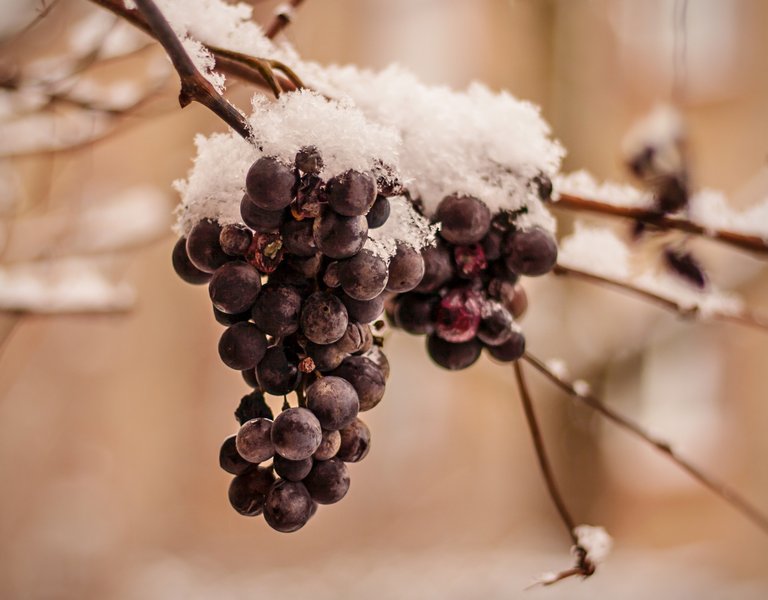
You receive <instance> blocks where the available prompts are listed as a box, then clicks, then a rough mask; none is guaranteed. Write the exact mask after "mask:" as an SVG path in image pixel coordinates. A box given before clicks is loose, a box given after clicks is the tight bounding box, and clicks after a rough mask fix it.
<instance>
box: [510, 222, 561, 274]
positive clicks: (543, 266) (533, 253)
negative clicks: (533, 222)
mask: <svg viewBox="0 0 768 600" xmlns="http://www.w3.org/2000/svg"><path fill="white" fill-rule="evenodd" d="M504 255H505V260H506V264H507V266H508V267H509V268H510V269H511V270H512V271H513V272H515V273H517V274H518V275H525V276H527V277H535V276H538V275H544V274H545V273H549V272H550V271H551V270H552V267H554V266H555V263H556V262H557V242H556V241H555V238H554V237H552V235H551V234H549V233H547V232H546V231H544V230H543V229H541V228H540V227H533V228H531V229H526V230H521V231H513V232H511V233H510V234H509V235H508V236H507V239H506V240H505V243H504Z"/></svg>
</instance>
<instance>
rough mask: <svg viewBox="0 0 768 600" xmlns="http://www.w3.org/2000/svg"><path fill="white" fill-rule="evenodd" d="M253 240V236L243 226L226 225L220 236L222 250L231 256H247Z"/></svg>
mask: <svg viewBox="0 0 768 600" xmlns="http://www.w3.org/2000/svg"><path fill="white" fill-rule="evenodd" d="M252 240H253V234H252V233H251V232H250V231H249V230H248V229H247V228H246V227H244V226H243V225H236V224H231V225H224V227H222V228H221V233H220V234H219V244H221V249H222V250H223V251H224V254H228V255H229V256H241V257H242V256H245V253H246V252H248V248H250V247H251V241H252Z"/></svg>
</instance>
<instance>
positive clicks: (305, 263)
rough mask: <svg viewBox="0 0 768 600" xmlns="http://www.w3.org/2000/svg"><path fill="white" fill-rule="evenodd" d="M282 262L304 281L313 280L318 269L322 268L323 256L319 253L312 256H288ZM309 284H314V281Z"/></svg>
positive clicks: (318, 272) (317, 273) (318, 271)
mask: <svg viewBox="0 0 768 600" xmlns="http://www.w3.org/2000/svg"><path fill="white" fill-rule="evenodd" d="M283 262H285V263H286V264H287V265H288V266H289V267H290V268H291V269H293V271H295V272H296V273H298V274H300V275H301V276H302V277H304V278H305V279H309V280H314V279H316V278H317V276H318V275H319V274H320V269H321V268H322V266H323V255H322V254H320V253H319V252H318V253H317V254H315V255H314V256H291V255H288V256H286V257H285V258H284V259H283ZM310 283H314V281H311V282H310ZM296 287H301V286H296Z"/></svg>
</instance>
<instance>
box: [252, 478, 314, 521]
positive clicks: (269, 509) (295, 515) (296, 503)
mask: <svg viewBox="0 0 768 600" xmlns="http://www.w3.org/2000/svg"><path fill="white" fill-rule="evenodd" d="M313 514H314V502H313V501H312V497H311V496H310V495H309V492H308V491H307V488H306V487H304V484H303V483H299V482H294V481H285V480H278V481H276V482H275V483H274V484H273V485H272V487H271V488H270V490H269V493H268V494H267V498H266V501H265V503H264V520H265V521H266V522H267V524H268V525H269V526H270V527H271V528H272V529H275V530H277V531H280V532H282V533H291V532H293V531H298V530H299V529H301V528H302V527H304V525H306V523H307V521H309V518H310V517H311V516H312V515H313Z"/></svg>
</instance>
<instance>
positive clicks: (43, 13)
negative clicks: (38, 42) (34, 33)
mask: <svg viewBox="0 0 768 600" xmlns="http://www.w3.org/2000/svg"><path fill="white" fill-rule="evenodd" d="M59 1H60V0H51V1H50V2H48V3H46V2H45V0H43V2H42V6H41V7H40V8H39V9H38V11H37V14H36V15H35V18H34V19H32V20H31V21H30V22H29V23H27V24H26V25H25V26H24V27H22V28H21V29H19V30H18V31H17V32H15V33H14V34H13V35H12V36H10V37H9V38H8V39H5V40H3V41H2V44H7V43H9V42H12V41H15V40H17V39H18V38H20V37H21V36H23V35H24V34H25V33H27V32H28V31H30V30H31V29H33V28H34V27H35V26H36V25H37V24H38V23H40V21H42V20H43V19H45V17H47V16H48V15H49V14H50V13H51V11H52V10H53V9H54V8H56V5H57V4H58V3H59Z"/></svg>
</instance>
